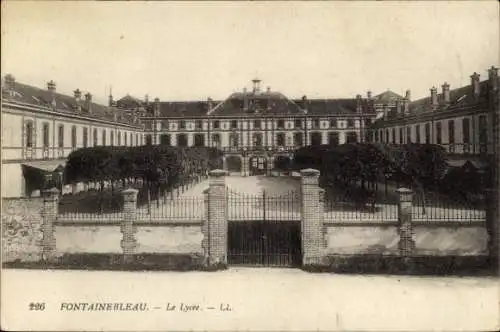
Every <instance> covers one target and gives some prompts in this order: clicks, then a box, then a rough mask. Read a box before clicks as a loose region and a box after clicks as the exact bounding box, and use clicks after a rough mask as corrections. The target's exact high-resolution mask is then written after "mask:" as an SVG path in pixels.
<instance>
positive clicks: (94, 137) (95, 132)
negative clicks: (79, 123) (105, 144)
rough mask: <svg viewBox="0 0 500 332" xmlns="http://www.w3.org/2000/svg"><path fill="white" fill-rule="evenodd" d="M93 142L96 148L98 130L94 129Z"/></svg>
mask: <svg viewBox="0 0 500 332" xmlns="http://www.w3.org/2000/svg"><path fill="white" fill-rule="evenodd" d="M92 140H93V143H94V146H97V144H98V143H97V129H95V128H94V133H93V134H92Z"/></svg>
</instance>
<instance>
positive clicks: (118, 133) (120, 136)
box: [116, 131, 122, 146]
mask: <svg viewBox="0 0 500 332" xmlns="http://www.w3.org/2000/svg"><path fill="white" fill-rule="evenodd" d="M116 138H117V139H118V146H120V145H122V133H121V132H120V131H119V132H117V133H116Z"/></svg>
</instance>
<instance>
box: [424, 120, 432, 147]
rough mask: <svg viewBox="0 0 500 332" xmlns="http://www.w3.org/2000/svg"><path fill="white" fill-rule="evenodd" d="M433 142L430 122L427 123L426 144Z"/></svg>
mask: <svg viewBox="0 0 500 332" xmlns="http://www.w3.org/2000/svg"><path fill="white" fill-rule="evenodd" d="M430 143H431V125H430V123H426V124H425V144H430Z"/></svg>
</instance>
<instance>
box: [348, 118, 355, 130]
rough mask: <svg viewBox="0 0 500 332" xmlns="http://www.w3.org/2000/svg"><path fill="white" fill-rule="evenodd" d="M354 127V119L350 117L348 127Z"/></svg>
mask: <svg viewBox="0 0 500 332" xmlns="http://www.w3.org/2000/svg"><path fill="white" fill-rule="evenodd" d="M353 127H354V120H353V119H348V120H347V128H353Z"/></svg>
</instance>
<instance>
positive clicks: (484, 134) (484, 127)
mask: <svg viewBox="0 0 500 332" xmlns="http://www.w3.org/2000/svg"><path fill="white" fill-rule="evenodd" d="M486 120H487V119H486V115H481V116H480V117H479V123H478V126H479V144H481V145H485V144H487V143H488V124H487V122H486Z"/></svg>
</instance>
